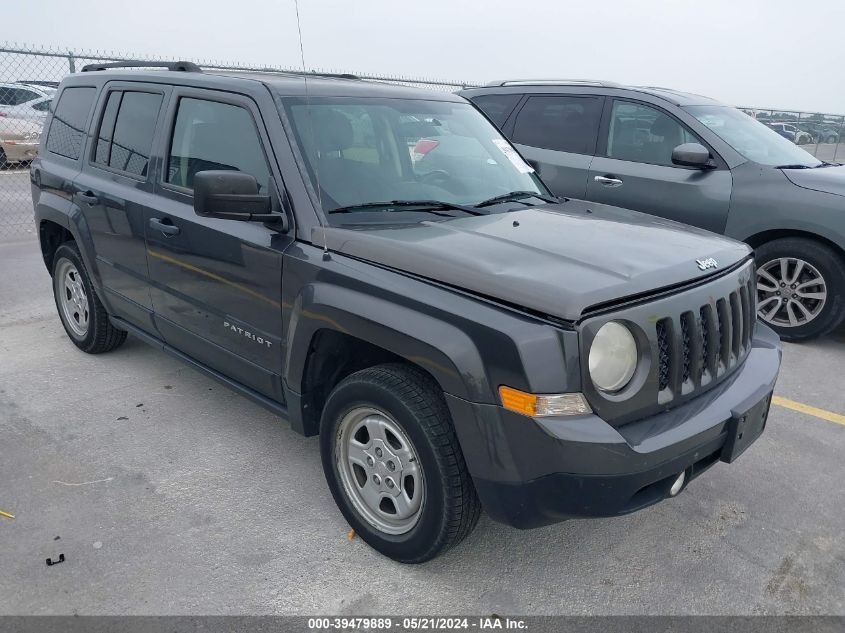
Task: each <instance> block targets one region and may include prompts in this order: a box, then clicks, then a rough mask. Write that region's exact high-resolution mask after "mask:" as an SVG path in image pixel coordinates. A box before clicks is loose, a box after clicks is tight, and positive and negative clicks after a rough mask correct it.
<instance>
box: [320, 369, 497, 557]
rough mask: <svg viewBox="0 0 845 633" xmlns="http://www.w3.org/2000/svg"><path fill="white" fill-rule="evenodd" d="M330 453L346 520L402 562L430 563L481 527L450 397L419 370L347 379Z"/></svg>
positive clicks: (334, 408) (328, 432)
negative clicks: (447, 398) (444, 397)
mask: <svg viewBox="0 0 845 633" xmlns="http://www.w3.org/2000/svg"><path fill="white" fill-rule="evenodd" d="M320 452H321V456H322V461H323V470H324V472H325V475H326V481H327V482H328V485H329V489H330V490H331V493H332V496H333V497H334V500H335V502H336V503H337V505H338V507H339V508H340V511H341V512H342V513H343V516H344V517H345V518H346V520H347V521H348V522H349V524H350V525H351V526H352V528H354V530H355V532H356V533H357V534H358V535H359V536H360V537H361V538H362V539H363V540H364V541H365V542H366V543H367V544H368V545H370V546H371V547H372V548H373V549H375V550H377V551H379V552H381V553H382V554H384V555H385V556H388V557H390V558H392V559H394V560H396V561H399V562H402V563H422V562H424V561H427V560H430V559H432V558H434V557H435V556H437V555H439V554H441V553H442V552H444V551H446V550H447V549H449V548H450V547H453V546H455V545H457V544H458V543H460V542H461V541H462V540H463V539H464V538H466V536H467V535H468V534H469V533H470V532H472V530H473V528H474V527H475V525H476V523H477V522H478V517H479V515H480V513H481V504H480V502H479V500H478V496H477V495H476V492H475V488H474V487H473V484H472V480H471V478H470V475H469V472H468V471H467V467H466V464H465V462H464V458H463V454H462V453H461V449H460V446H459V445H458V440H457V437H456V436H455V430H454V428H453V426H452V421H451V418H450V415H449V410H448V408H447V406H446V402H445V400H444V399H443V393H442V391H441V390H440V389H439V388H438V386H437V384H436V383H435V382H434V380H433V379H432V378H431V377H430V376H428V375H427V374H425V373H424V372H422V371H420V370H418V369H416V368H413V367H409V366H405V365H398V364H397V365H380V366H377V367H371V368H369V369H364V370H361V371H358V372H356V373H354V374H352V375H350V376H348V377H347V378H345V379H344V380H343V381H341V382H340V384H338V385H337V386H336V387H335V388H334V390H333V391H332V392H331V394H330V395H329V398H328V401H327V402H326V406H325V408H324V410H323V415H322V422H321V427H320Z"/></svg>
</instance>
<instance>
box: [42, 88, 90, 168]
mask: <svg viewBox="0 0 845 633" xmlns="http://www.w3.org/2000/svg"><path fill="white" fill-rule="evenodd" d="M96 92H97V90H96V88H90V87H80V88H65V89H64V90H63V91H62V94H61V96H60V97H59V102H58V104H57V105H56V110H55V113H54V114H53V121H52V123H51V124H50V131H49V132H48V133H47V141H46V145H45V147H46V148H47V151H48V152H52V153H53V154H58V155H59V156H65V157H66V158H72V159H73V160H77V159H78V158H79V156H80V154H82V146H83V144H84V143H85V134H86V132H85V124H86V123H87V122H88V114H89V113H90V112H91V106H92V105H93V103H94V95H95V93H96Z"/></svg>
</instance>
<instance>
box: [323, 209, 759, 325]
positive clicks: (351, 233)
mask: <svg viewBox="0 0 845 633" xmlns="http://www.w3.org/2000/svg"><path fill="white" fill-rule="evenodd" d="M320 233H322V230H321V231H320ZM325 239H326V242H327V246H328V248H329V249H331V250H333V251H336V252H339V253H343V254H347V255H350V256H353V257H356V258H359V259H363V260H368V261H371V262H374V263H378V264H382V265H385V266H389V267H391V268H396V269H399V270H402V271H406V272H409V273H413V274H415V275H420V276H422V277H426V278H429V279H432V280H436V281H439V282H442V283H446V284H449V285H451V286H456V287H459V288H462V289H465V290H468V291H470V292H473V293H477V294H480V295H484V296H486V297H491V298H494V299H498V300H501V301H504V302H507V303H510V304H513V305H517V306H520V307H524V308H527V309H530V310H533V311H537V312H542V313H543V314H548V315H553V316H556V317H559V318H562V319H566V320H569V321H577V320H578V319H579V318H580V316H581V315H582V313H583V312H584V310H585V309H587V308H589V307H590V306H594V305H596V304H600V303H605V302H607V301H613V300H616V299H621V298H624V297H628V296H632V295H640V294H643V293H649V292H652V291H657V290H659V289H661V288H665V287H667V286H673V285H676V284H681V283H684V282H690V281H692V280H695V279H699V278H703V277H707V276H710V275H713V274H715V273H718V272H719V271H721V270H725V269H726V268H728V267H730V266H731V265H733V264H735V263H737V262H739V261H741V260H742V259H744V258H745V257H747V256H748V254H749V253H750V249H749V248H748V247H747V246H746V245H745V244H742V243H740V242H736V241H734V240H730V239H727V238H724V237H721V236H719V235H716V234H714V233H709V232H707V231H702V230H699V229H693V228H690V227H687V226H685V225H682V224H678V223H675V222H671V221H669V220H664V219H661V218H657V217H654V216H650V215H646V214H642V213H637V212H634V211H629V210H627V209H619V208H617V207H610V206H606V205H601V204H594V203H587V202H581V201H574V200H573V201H569V202H565V203H563V204H552V205H546V206H543V207H534V208H530V209H524V210H520V211H513V212H510V213H497V214H493V215H484V216H471V217H465V218H456V219H453V220H445V221H438V222H423V223H419V224H412V225H401V226H396V225H392V226H390V227H389V228H383V227H363V226H361V225H359V226H358V227H356V228H354V229H353V228H342V227H330V228H328V229H327V230H326V232H325ZM711 257H712V258H713V259H715V260H716V262H717V263H718V268H716V269H715V270H714V269H713V268H710V269H708V270H706V271H702V270H701V269H700V268H699V266H698V264H697V263H696V260H697V259H702V260H703V259H707V258H711Z"/></svg>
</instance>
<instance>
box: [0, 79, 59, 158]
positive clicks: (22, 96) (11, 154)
mask: <svg viewBox="0 0 845 633" xmlns="http://www.w3.org/2000/svg"><path fill="white" fill-rule="evenodd" d="M55 93H56V90H55V88H51V87H48V86H40V85H34V84H26V83H0V167H3V166H5V165H6V164H7V163H22V162H26V161H30V160H32V159H33V158H35V156H36V154H37V152H38V141H39V139H40V137H41V128H42V127H43V125H44V119H45V118H46V117H47V113H48V112H49V110H50V103H51V102H52V100H53V95H54V94H55Z"/></svg>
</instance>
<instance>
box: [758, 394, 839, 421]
mask: <svg viewBox="0 0 845 633" xmlns="http://www.w3.org/2000/svg"><path fill="white" fill-rule="evenodd" d="M772 404H776V405H778V406H779V407H784V408H786V409H792V410H793V411H798V412H800V413H806V414H807V415H812V416H813V417H816V418H821V419H822V420H827V421H828V422H833V423H834V424H841V425H843V426H845V415H840V414H839V413H833V412H832V411H825V410H824V409H819V408H817V407H811V406H810V405H809V404H802V403H800V402H795V401H794V400H788V399H786V398H781V397H780V396H772Z"/></svg>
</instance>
